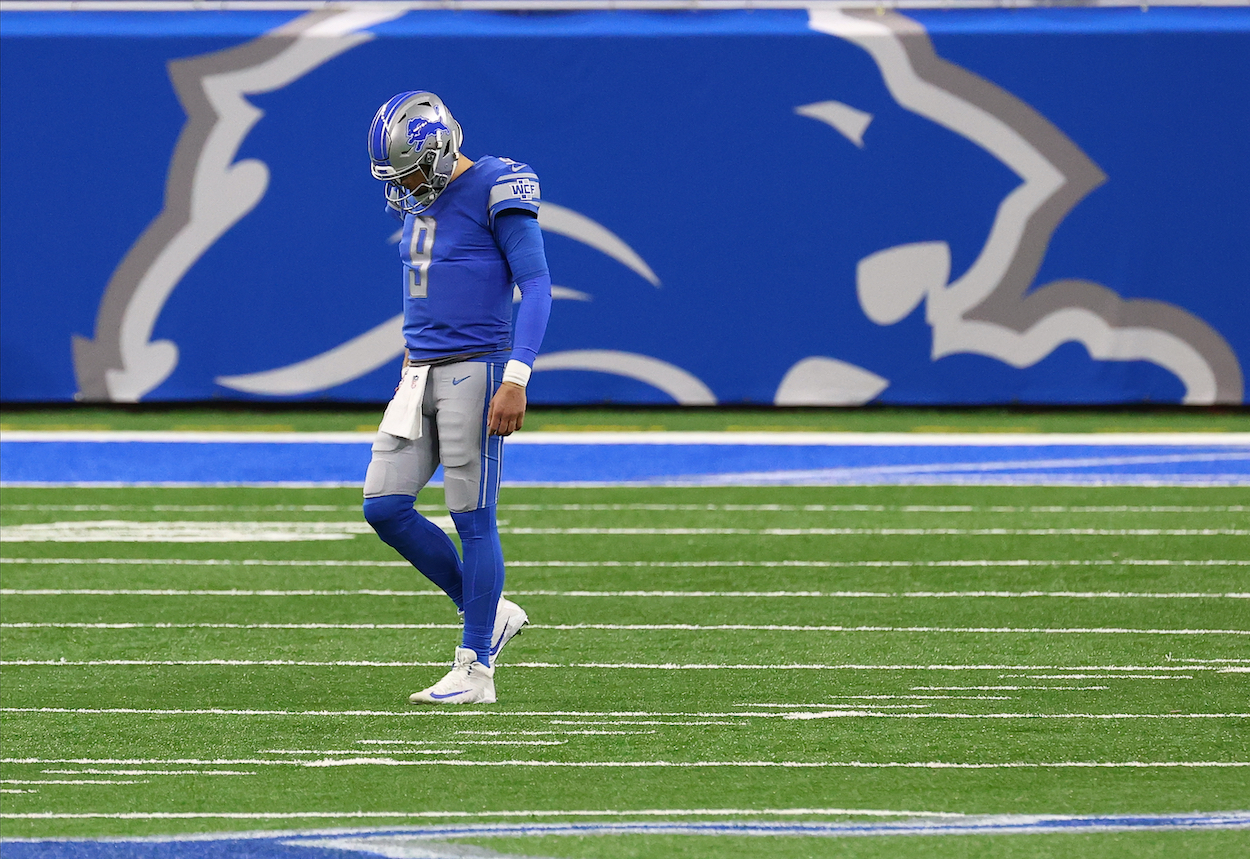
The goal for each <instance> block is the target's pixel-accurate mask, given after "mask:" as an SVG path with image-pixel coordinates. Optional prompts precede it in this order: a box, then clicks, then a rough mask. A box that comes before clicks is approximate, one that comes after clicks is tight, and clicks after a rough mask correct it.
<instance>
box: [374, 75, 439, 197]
mask: <svg viewBox="0 0 1250 859" xmlns="http://www.w3.org/2000/svg"><path fill="white" fill-rule="evenodd" d="M460 142H461V131H460V125H459V123H457V122H456V120H455V119H453V118H452V115H451V112H450V111H449V110H447V107H446V106H445V105H444V104H443V102H442V100H441V99H440V98H439V97H438V96H436V95H434V94H433V93H428V92H407V93H401V94H400V95H397V96H395V97H394V98H393V99H391V100H390V101H389V102H387V103H386V104H384V105H383V106H382V107H381V109H379V110H378V112H377V115H376V116H374V118H373V124H372V126H371V127H370V129H369V157H370V160H371V162H372V173H373V176H374V178H377V179H382V180H384V181H385V182H386V200H387V202H388V203H389V204H390V205H391V206H393V207H395V208H396V209H398V210H399V211H401V212H404V213H406V214H411V215H415V214H419V213H420V212H424V211H425V210H426V209H427V208H429V207H430V204H432V203H433V202H434V201H435V200H436V199H437V198H438V195H439V194H441V193H442V192H443V189H444V188H446V187H447V183H448V182H450V181H451V176H452V173H453V172H454V171H455V169H456V162H457V161H458V160H459V158H460ZM413 174H417V175H418V176H420V177H421V179H422V181H421V182H420V183H419V184H417V185H416V186H415V187H414V188H412V189H409V188H406V187H404V185H403V184H402V183H401V182H400V180H401V179H404V178H406V177H410V176H412V175H413Z"/></svg>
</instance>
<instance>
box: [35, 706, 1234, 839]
mask: <svg viewBox="0 0 1250 859" xmlns="http://www.w3.org/2000/svg"><path fill="white" fill-rule="evenodd" d="M803 715H808V714H803ZM23 762H24V761H14V763H23ZM25 762H31V763H38V762H39V761H25ZM180 762H181V761H159V760H151V761H135V763H140V764H142V763H152V764H156V763H170V764H178V763H180ZM51 763H55V761H51ZM69 763H74V761H69ZM85 763H92V761H85ZM96 763H109V761H97V762H96ZM120 763H127V762H126V761H121V762H120ZM200 763H209V761H201V762H200ZM248 763H250V764H255V765H258V766H261V765H271V766H293V767H303V768H311V769H321V768H327V767H346V766H389V767H421V766H450V767H556V768H570V769H581V768H588V769H600V768H602V769H616V768H622V769H632V768H675V769H685V768H705V767H744V768H773V767H777V768H786V769H789V768H799V769H809V768H810V769H833V768H853V769H968V770H980V769H1048V768H1057V769H1067V768H1078V769H1121V768H1126V769H1155V768H1168V769H1171V768H1186V769H1234V768H1241V767H1250V761H1045V762H1037V761H1007V762H997V763H989V762H986V763H980V762H976V763H954V762H950V761H909V762H900V761H888V762H885V761H882V762H877V761H664V760H660V761H534V760H530V761H521V760H507V761H467V760H457V759H425V760H395V759H393V758H372V757H369V758H334V759H326V760H318V761H301V760H255V761H249V762H248ZM331 816H334V817H337V816H339V815H331Z"/></svg>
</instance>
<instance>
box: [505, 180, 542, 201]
mask: <svg viewBox="0 0 1250 859" xmlns="http://www.w3.org/2000/svg"><path fill="white" fill-rule="evenodd" d="M508 187H509V189H510V190H511V191H512V196H513V197H515V198H516V199H518V200H533V199H534V198H536V197H537V196H538V183H537V182H535V181H534V180H533V179H516V180H514V181H513V182H512V184H511V185H509V186H508Z"/></svg>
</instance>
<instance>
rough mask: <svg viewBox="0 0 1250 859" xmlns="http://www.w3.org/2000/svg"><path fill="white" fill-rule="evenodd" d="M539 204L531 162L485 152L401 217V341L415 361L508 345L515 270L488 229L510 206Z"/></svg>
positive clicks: (478, 352) (490, 350)
mask: <svg viewBox="0 0 1250 859" xmlns="http://www.w3.org/2000/svg"><path fill="white" fill-rule="evenodd" d="M538 203H539V190H538V177H537V176H535V175H534V172H533V171H532V170H530V168H529V166H528V165H526V164H521V163H520V162H517V161H511V160H509V159H507V158H496V157H494V156H490V155H488V156H485V157H483V158H481V159H479V160H478V161H477V162H475V163H474V164H473V165H472V166H470V167H469V168H468V169H467V170H465V171H464V172H463V173H461V174H460V175H459V176H457V177H456V179H455V180H454V181H452V182H451V183H450V184H449V185H448V186H447V188H446V189H445V190H444V191H443V192H442V193H441V194H439V195H438V198H437V199H436V200H435V201H434V202H433V203H432V204H431V205H430V207H429V208H428V209H426V210H425V211H424V212H422V213H421V214H419V215H405V216H404V230H403V234H402V238H401V239H400V242H399V257H400V260H401V261H402V262H403V294H404V341H405V343H406V345H407V346H408V354H409V356H410V357H411V358H412V359H413V360H415V361H418V362H426V361H438V360H440V359H443V358H450V357H454V356H462V355H481V354H496V353H500V352H504V351H506V350H508V349H509V348H510V345H511V341H512V285H513V275H512V272H511V270H510V269H509V266H508V261H507V259H506V258H505V257H504V253H503V251H502V250H501V249H500V248H499V245H498V244H497V243H496V241H495V235H494V232H493V229H492V228H493V227H494V223H495V217H496V216H497V215H499V214H500V213H502V212H504V211H506V210H508V209H518V210H521V211H525V212H532V213H534V214H535V215H537V214H538Z"/></svg>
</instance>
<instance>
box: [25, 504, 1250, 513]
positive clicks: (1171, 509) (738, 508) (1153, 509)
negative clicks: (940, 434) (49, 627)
mask: <svg viewBox="0 0 1250 859" xmlns="http://www.w3.org/2000/svg"><path fill="white" fill-rule="evenodd" d="M26 507H27V508H28V509H35V508H36V505H26ZM6 509H9V508H6ZM11 509H15V510H16V509H18V507H12V508H11ZM136 509H144V508H136ZM223 509H228V508H223ZM350 509H352V510H355V509H356V508H355V507H352V508H350ZM499 509H500V510H507V511H509V512H512V511H516V512H526V511H528V512H570V513H576V512H624V511H643V512H646V511H654V512H691V513H702V512H709V513H720V512H724V513H1247V512H1250V507H1248V506H1246V505H1243V504H1230V505H1218V506H1203V507H1191V506H1149V507H1145V506H1128V505H1117V506H1080V507H1063V506H1045V507H1042V506H1028V507H1011V506H990V507H980V506H974V505H967V504H952V505H930V504H902V505H899V504H637V503H636V504H500V505H499Z"/></svg>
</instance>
